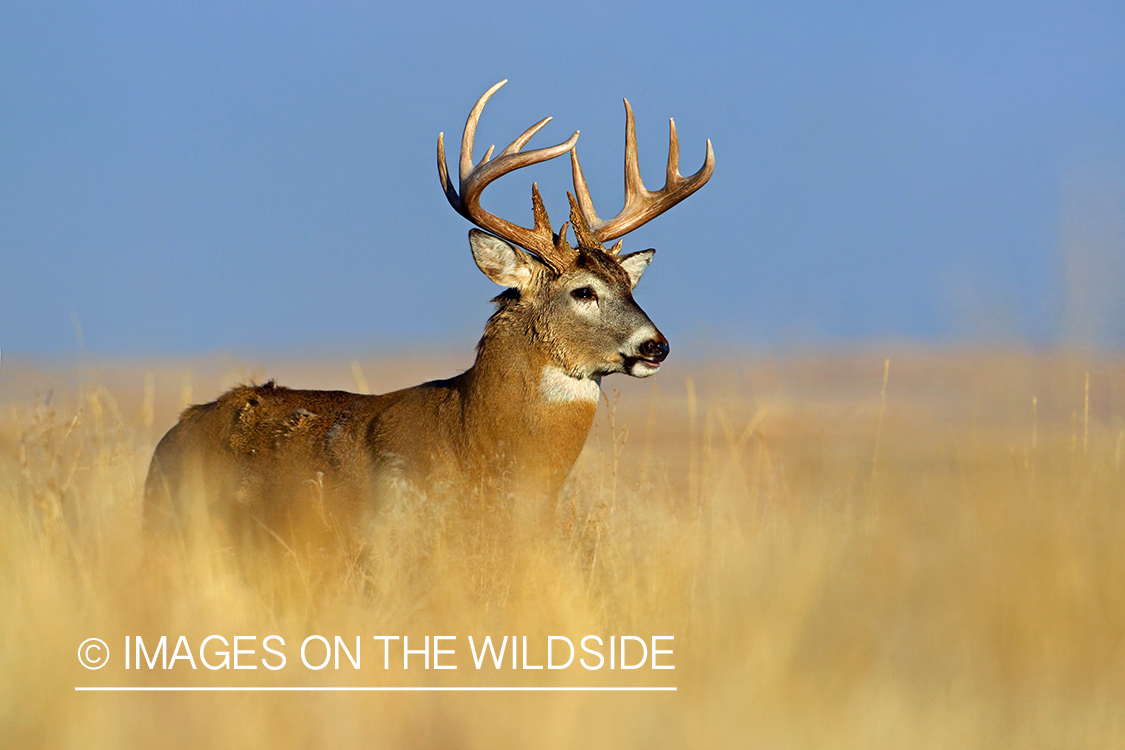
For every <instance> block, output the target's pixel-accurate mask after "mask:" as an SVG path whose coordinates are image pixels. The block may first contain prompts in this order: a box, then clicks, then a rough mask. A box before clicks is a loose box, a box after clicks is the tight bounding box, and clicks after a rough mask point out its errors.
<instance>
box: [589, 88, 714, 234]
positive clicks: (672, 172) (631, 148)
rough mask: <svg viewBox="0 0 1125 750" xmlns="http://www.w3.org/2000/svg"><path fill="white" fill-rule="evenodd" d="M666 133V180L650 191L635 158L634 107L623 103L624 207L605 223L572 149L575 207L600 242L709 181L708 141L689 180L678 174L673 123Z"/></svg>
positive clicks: (710, 152)
mask: <svg viewBox="0 0 1125 750" xmlns="http://www.w3.org/2000/svg"><path fill="white" fill-rule="evenodd" d="M668 130H669V132H668V170H667V178H666V179H665V182H664V187H663V188H661V189H660V190H658V191H657V192H652V191H650V190H648V189H647V188H645V186H644V182H642V181H641V170H640V164H639V163H638V159H637V128H636V124H635V123H634V120H633V108H632V107H631V106H630V105H629V100H628V99H626V100H625V206H624V207H623V208H622V209H621V213H619V214H617V216H615V217H613V218H612V219H609V220H608V221H607V220H604V219H601V218H599V217H598V214H597V212H596V211H594V203H593V201H592V200H591V199H590V191H589V189H588V188H587V186H586V179H585V177H584V176H583V175H582V167H581V165H580V164H579V163H578V151H577V149H571V152H570V166H571V172H572V173H573V175H574V190H575V192H576V193H577V198H578V206H579V208H580V209H581V211H582V216H583V217H584V218H585V219H586V223H587V224H588V225H589V226H590V230H591V232H592V233H593V234H594V236H595V237H597V238H598V240H599V241H600V242H603V243H605V242H609V241H610V240H615V239H617V238H618V237H621V236H622V235H624V234H627V233H629V232H631V231H633V230H634V229H636V228H637V227H639V226H641V225H642V224H645V223H647V222H649V221H651V220H652V219H655V218H656V217H657V216H659V215H660V214H662V213H664V212H665V211H667V210H668V209H670V208H671V207H672V206H674V205H676V204H677V203H679V202H680V201H682V200H683V199H684V198H687V197H688V196H689V195H691V194H692V193H694V192H695V191H696V190H699V188H701V187H703V186H704V185H706V184H707V181H708V180H709V179H711V174H712V173H713V172H714V171H715V153H714V151H713V150H712V148H711V140H710V139H708V140H707V156H706V158H705V159H704V160H703V166H702V167H701V168H700V170H699V171H698V172H696V173H695V174H693V175H691V176H690V177H683V176H681V175H680V141H679V137H678V136H677V135H676V122H675V120H671V119H670V120H669V121H668Z"/></svg>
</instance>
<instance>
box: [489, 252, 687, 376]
mask: <svg viewBox="0 0 1125 750" xmlns="http://www.w3.org/2000/svg"><path fill="white" fill-rule="evenodd" d="M469 238H470V243H471V244H472V248H473V257H474V258H475V259H476V261H477V265H478V266H479V267H480V269H481V270H482V271H483V272H484V273H485V275H487V276H488V277H489V278H490V279H492V280H493V281H495V282H496V283H498V284H501V285H503V286H507V287H510V288H512V289H513V290H515V292H516V293H517V294H510V293H509V295H508V298H509V299H512V298H514V297H517V296H518V302H516V303H515V304H516V305H518V307H519V308H520V309H521V312H522V314H523V315H526V316H527V319H528V321H529V323H530V326H529V328H530V332H531V333H532V335H533V336H534V337H535V339H536V340H537V341H538V342H540V343H542V344H544V345H545V346H547V348H548V350H549V352H550V355H551V359H552V360H553V364H554V366H556V367H558V368H560V369H561V370H562V371H563V372H564V373H566V374H567V375H569V376H571V377H574V378H583V379H596V378H600V377H602V376H603V375H608V374H611V373H616V372H623V373H627V374H629V375H632V376H634V377H638V378H644V377H648V376H649V375H652V374H654V373H656V371H657V370H659V369H660V363H661V362H663V361H664V359H665V357H667V356H668V351H669V347H668V340H667V339H666V338H664V335H663V334H661V333H660V331H659V330H657V328H656V326H654V325H653V324H652V321H651V320H649V318H648V316H647V315H645V312H644V311H643V310H642V309H641V308H640V306H639V305H638V304H637V303H636V301H635V300H634V299H633V288H634V287H635V286H636V284H637V282H638V281H640V278H641V274H643V273H644V270H645V268H646V267H647V266H648V263H649V261H650V260H652V256H653V254H654V253H655V252H656V251H655V250H644V251H642V252H639V253H632V254H630V255H626V256H623V257H621V258H616V257H614V256H612V255H610V254H609V253H607V252H605V251H604V250H600V249H589V248H585V247H579V248H577V249H576V252H575V254H574V257H573V261H572V262H571V263H568V264H567V266H566V267H565V268H564V269H562V270H557V269H555V268H551V267H550V266H548V265H547V264H545V263H543V262H542V261H540V260H539V259H537V258H536V257H535V256H533V255H531V254H530V253H527V252H525V251H523V250H521V249H519V248H517V247H513V246H512V245H509V244H508V243H506V242H504V241H503V240H500V239H498V238H496V237H493V236H492V235H489V234H486V233H484V232H480V231H478V230H472V231H471V232H470V234H469Z"/></svg>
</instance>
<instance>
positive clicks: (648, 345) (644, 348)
mask: <svg viewBox="0 0 1125 750" xmlns="http://www.w3.org/2000/svg"><path fill="white" fill-rule="evenodd" d="M670 350H671V347H670V346H668V339H666V338H664V335H663V334H660V333H658V334H656V338H654V339H649V340H648V341H646V342H644V343H643V344H641V350H640V354H641V357H643V358H644V359H647V360H649V361H651V362H663V361H664V358H665V357H667V356H668V352H669V351H670Z"/></svg>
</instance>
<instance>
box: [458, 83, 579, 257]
mask: <svg viewBox="0 0 1125 750" xmlns="http://www.w3.org/2000/svg"><path fill="white" fill-rule="evenodd" d="M507 82H508V80H507V79H504V80H503V81H500V82H499V83H497V84H496V85H495V86H493V87H492V88H490V89H489V90H488V91H486V92H484V95H483V96H482V97H481V98H480V99H478V100H477V103H476V105H474V106H473V109H472V111H471V112H469V119H468V120H467V121H466V122H465V132H464V134H463V135H462V136H461V160H460V169H459V172H460V174H459V176H460V190H458V189H457V188H454V187H453V183H452V181H451V180H450V179H449V171H448V167H447V165H446V162H445V142H444V138H445V134H444V133H439V134H438V147H437V159H438V176H439V177H440V178H441V186H442V189H444V190H445V197H446V199H447V200H448V201H449V205H451V206H453V208H454V210H456V211H457V213H459V214H461V215H462V216H464V217H465V218H466V219H468V220H469V221H471V222H473V223H474V224H476V225H477V226H479V227H480V228H481V229H484V230H485V231H487V232H491V233H492V234H495V235H496V236H498V237H502V238H503V239H505V240H508V241H510V242H514V243H515V244H517V245H519V246H521V247H523V248H525V249H527V250H530V251H531V252H533V253H535V254H536V255H538V256H539V257H540V258H542V259H543V260H545V261H547V262H548V263H552V264H557V263H560V262H562V260H563V259H562V258H559V257H557V256H558V253H559V252H560V250H559V246H556V243H555V240H554V233H553V232H552V230H551V223H550V220H549V219H548V218H547V210H546V209H545V208H544V207H543V200H542V198H540V196H539V189H538V187H536V186H535V185H532V209H533V211H534V215H535V226H534V227H533V228H531V229H528V228H526V227H521V226H519V225H517V224H513V223H512V222H510V221H507V220H505V219H502V218H500V217H499V216H494V215H493V214H490V213H488V212H487V211H485V210H484V209H483V208H481V206H480V196H481V193H482V192H484V189H485V188H486V187H487V186H488V185H489V184H490V183H492V182H493V181H494V180H496V179H498V178H500V177H502V176H504V175H506V174H508V173H509V172H513V171H515V170H517V169H521V168H523V167H527V166H531V165H532V164H538V163H539V162H543V161H547V160H548V159H554V158H555V157H557V156H562V155H563V154H565V153H566V152H567V151H570V150H572V149H573V148H574V144H575V143H577V142H578V131H577V130H576V131H574V135H572V136H571V137H570V138H569V139H567V140H566V141H565V142H563V143H560V144H558V145H557V146H549V147H547V148H539V149H535V150H533V151H527V152H523V153H521V152H520V149H521V148H523V147H524V145H526V144H527V142H528V141H529V140H531V137H532V136H534V135H535V134H536V133H538V132H539V131H540V130H541V129H542V128H543V126H544V125H546V124H547V123H548V122H550V121H551V118H550V117H545V118H544V119H542V120H540V121H539V122H537V123H535V124H534V125H532V126H531V127H530V128H528V129H527V130H525V131H524V132H523V134H522V135H521V136H520V137H519V138H516V139H515V140H514V141H512V142H511V144H509V145H508V147H507V148H505V149H504V150H503V151H501V152H500V153H499V154H498V155H497V157H496V158H495V159H492V151H493V149H494V148H495V147H494V146H490V147H489V149H488V151H487V152H486V153H485V155H484V157H483V158H482V159H481V160H480V162H478V163H477V164H476V166H473V140H474V139H475V137H476V132H477V122H478V121H479V120H480V115H481V112H483V111H484V105H485V104H487V103H488V99H489V97H491V96H492V95H493V94H494V93H496V91H497V90H498V89H499V88H500V87H501V86H503V85H504V84H505V83H507ZM567 249H568V250H569V246H567Z"/></svg>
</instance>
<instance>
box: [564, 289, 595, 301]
mask: <svg viewBox="0 0 1125 750" xmlns="http://www.w3.org/2000/svg"><path fill="white" fill-rule="evenodd" d="M570 296H571V297H574V299H584V300H596V299H597V298H598V295H596V294H594V290H593V289H591V288H590V287H588V286H583V287H579V288H578V289H575V290H574V291H573V292H571V293H570Z"/></svg>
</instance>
